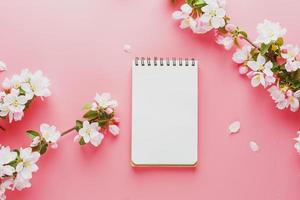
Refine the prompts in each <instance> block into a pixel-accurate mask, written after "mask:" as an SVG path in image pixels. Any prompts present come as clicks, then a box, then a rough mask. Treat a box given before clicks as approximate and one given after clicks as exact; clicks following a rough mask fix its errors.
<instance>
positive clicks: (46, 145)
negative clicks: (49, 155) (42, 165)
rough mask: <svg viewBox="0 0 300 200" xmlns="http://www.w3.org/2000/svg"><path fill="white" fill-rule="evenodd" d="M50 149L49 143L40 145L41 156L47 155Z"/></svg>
mask: <svg viewBox="0 0 300 200" xmlns="http://www.w3.org/2000/svg"><path fill="white" fill-rule="evenodd" d="M47 149H48V144H47V143H43V144H40V150H39V152H40V154H41V155H43V154H44V153H46V151H47Z"/></svg>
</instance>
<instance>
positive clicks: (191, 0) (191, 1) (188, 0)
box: [186, 0, 194, 6]
mask: <svg viewBox="0 0 300 200" xmlns="http://www.w3.org/2000/svg"><path fill="white" fill-rule="evenodd" d="M186 3H187V4H189V5H190V6H192V5H193V3H194V0H187V1H186Z"/></svg>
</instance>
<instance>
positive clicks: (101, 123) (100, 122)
mask: <svg viewBox="0 0 300 200" xmlns="http://www.w3.org/2000/svg"><path fill="white" fill-rule="evenodd" d="M106 124H107V120H106V119H104V120H99V121H98V125H99V126H100V127H103V126H105V125H106Z"/></svg>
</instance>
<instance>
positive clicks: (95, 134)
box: [0, 93, 120, 200]
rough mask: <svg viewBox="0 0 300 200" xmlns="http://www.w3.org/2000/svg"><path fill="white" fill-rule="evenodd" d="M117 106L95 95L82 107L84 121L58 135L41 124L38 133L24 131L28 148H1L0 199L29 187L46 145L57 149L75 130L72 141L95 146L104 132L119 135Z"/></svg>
mask: <svg viewBox="0 0 300 200" xmlns="http://www.w3.org/2000/svg"><path fill="white" fill-rule="evenodd" d="M116 107H117V102H116V101H115V100H111V98H110V94H109V93H102V94H96V97H95V99H94V102H92V103H89V104H86V105H85V106H84V110H85V114H84V115H83V120H76V123H75V126H74V127H72V128H70V129H68V130H66V131H64V132H62V133H60V132H59V131H57V130H56V127H55V126H50V125H48V124H41V125H40V131H34V130H28V131H27V135H28V136H29V137H30V138H31V139H32V143H31V144H30V147H27V148H25V149H23V148H20V149H15V150H11V149H10V148H9V147H3V146H0V200H4V199H5V191H6V190H14V189H17V190H22V189H25V188H28V187H30V186H31V184H30V179H31V177H32V173H33V172H36V171H37V170H38V167H37V165H36V163H37V161H38V160H39V158H40V156H41V155H43V154H45V153H46V152H47V150H48V147H49V146H50V147H52V148H57V146H58V145H57V142H58V141H59V139H60V138H61V137H62V136H64V135H66V134H68V133H70V132H72V131H76V132H77V133H78V134H76V136H75V138H74V141H76V142H78V143H79V144H80V145H85V144H87V143H91V144H92V145H93V146H95V147H97V146H99V145H100V144H101V142H102V140H103V138H104V135H105V134H106V133H107V132H109V133H111V134H112V135H114V136H116V135H118V134H119V131H120V129H119V127H118V124H119V120H118V118H116V117H115V108H116ZM3 158H5V159H4V160H3Z"/></svg>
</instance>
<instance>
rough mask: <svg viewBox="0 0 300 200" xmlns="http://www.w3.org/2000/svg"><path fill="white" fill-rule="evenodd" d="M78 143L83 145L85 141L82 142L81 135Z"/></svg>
mask: <svg viewBox="0 0 300 200" xmlns="http://www.w3.org/2000/svg"><path fill="white" fill-rule="evenodd" d="M79 144H80V145H85V142H84V139H83V137H82V138H80V140H79Z"/></svg>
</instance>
